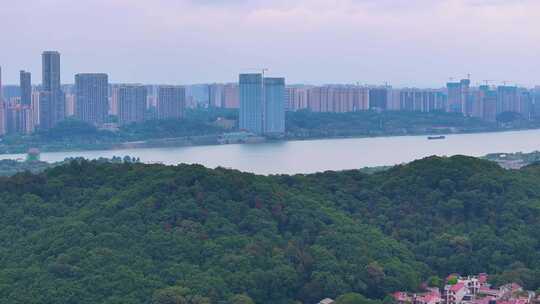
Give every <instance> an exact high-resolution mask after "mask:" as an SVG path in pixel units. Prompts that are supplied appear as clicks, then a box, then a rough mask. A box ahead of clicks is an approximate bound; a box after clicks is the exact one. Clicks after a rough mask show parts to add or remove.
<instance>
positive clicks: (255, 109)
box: [239, 74, 264, 134]
mask: <svg viewBox="0 0 540 304" xmlns="http://www.w3.org/2000/svg"><path fill="white" fill-rule="evenodd" d="M263 91H264V89H263V75H262V74H240V121H239V125H240V129H241V130H246V131H249V132H252V133H255V134H263V133H264V131H263V122H264V121H263V116H264V113H263V111H264V107H263V102H264V100H263V99H264V98H263V95H264V94H263Z"/></svg>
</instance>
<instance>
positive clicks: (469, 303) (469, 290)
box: [393, 273, 536, 304]
mask: <svg viewBox="0 0 540 304" xmlns="http://www.w3.org/2000/svg"><path fill="white" fill-rule="evenodd" d="M393 297H394V300H395V301H396V302H397V304H530V303H533V302H535V300H536V299H535V293H534V292H530V291H526V290H524V289H523V288H522V287H521V286H520V285H519V284H517V283H509V284H505V285H502V286H500V287H498V288H494V287H492V286H491V284H489V283H488V275H487V274H485V273H481V274H479V275H476V276H465V277H462V276H460V275H457V274H453V275H450V276H448V278H447V279H446V282H445V285H444V287H443V288H442V289H439V288H436V287H433V288H427V291H426V292H422V293H409V292H403V291H398V292H395V293H394V294H393Z"/></svg>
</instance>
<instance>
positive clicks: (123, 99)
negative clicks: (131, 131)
mask: <svg viewBox="0 0 540 304" xmlns="http://www.w3.org/2000/svg"><path fill="white" fill-rule="evenodd" d="M147 94H148V92H147V89H146V87H145V86H142V85H123V86H120V87H118V121H119V123H120V124H124V125H125V124H130V123H135V122H142V121H144V113H145V111H146V96H147Z"/></svg>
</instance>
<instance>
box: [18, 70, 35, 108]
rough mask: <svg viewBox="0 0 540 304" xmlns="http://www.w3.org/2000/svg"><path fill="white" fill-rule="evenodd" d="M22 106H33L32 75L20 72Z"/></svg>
mask: <svg viewBox="0 0 540 304" xmlns="http://www.w3.org/2000/svg"><path fill="white" fill-rule="evenodd" d="M20 85H21V104H22V105H26V106H30V105H32V75H31V74H30V72H25V71H21V72H20Z"/></svg>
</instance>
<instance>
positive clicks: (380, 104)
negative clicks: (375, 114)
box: [369, 86, 392, 110]
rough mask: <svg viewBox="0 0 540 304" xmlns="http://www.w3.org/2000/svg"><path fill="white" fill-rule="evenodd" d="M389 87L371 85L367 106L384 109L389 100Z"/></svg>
mask: <svg viewBox="0 0 540 304" xmlns="http://www.w3.org/2000/svg"><path fill="white" fill-rule="evenodd" d="M391 90H392V88H390V87H386V86H384V87H373V88H369V108H370V109H378V110H386V109H387V108H388V103H389V100H390V92H391Z"/></svg>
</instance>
